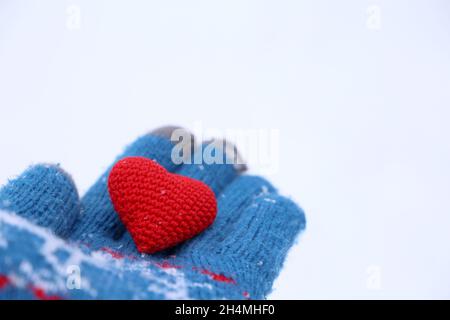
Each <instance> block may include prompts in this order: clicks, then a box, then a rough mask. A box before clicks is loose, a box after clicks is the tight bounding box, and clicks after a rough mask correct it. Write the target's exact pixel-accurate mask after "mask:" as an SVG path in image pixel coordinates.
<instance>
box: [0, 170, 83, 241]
mask: <svg viewBox="0 0 450 320" xmlns="http://www.w3.org/2000/svg"><path fill="white" fill-rule="evenodd" d="M0 209H3V210H6V211H10V212H14V213H16V214H18V215H20V216H22V217H24V218H26V219H28V220H30V221H32V222H33V223H35V224H38V225H40V226H42V227H46V228H49V229H51V230H52V231H53V232H54V233H55V234H57V235H59V236H61V237H67V236H68V234H69V233H70V231H71V229H72V228H73V225H74V223H75V221H76V219H77V218H78V216H79V213H80V201H79V197H78V192H77V190H76V187H75V185H74V183H73V180H72V178H71V177H70V176H69V175H68V174H67V173H66V172H64V171H63V170H62V169H61V168H60V167H59V166H57V165H42V164H39V165H34V166H32V167H30V168H28V169H27V170H26V171H25V172H24V173H23V174H22V175H20V176H19V177H17V178H16V179H14V180H11V181H9V183H8V184H7V185H5V186H4V187H3V188H2V189H1V190H0Z"/></svg>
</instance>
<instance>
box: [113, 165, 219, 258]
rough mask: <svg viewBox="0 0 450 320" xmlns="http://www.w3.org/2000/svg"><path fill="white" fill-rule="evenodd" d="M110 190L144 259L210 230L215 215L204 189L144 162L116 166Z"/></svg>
mask: <svg viewBox="0 0 450 320" xmlns="http://www.w3.org/2000/svg"><path fill="white" fill-rule="evenodd" d="M108 189H109V194H110V196H111V200H112V203H113V205H114V209H115V210H116V212H117V213H118V214H119V216H120V219H121V220H122V222H123V223H124V224H125V226H126V227H127V229H128V231H129V232H130V234H131V236H132V238H133V240H134V242H135V244H136V246H137V248H138V250H139V251H140V252H144V253H154V252H156V251H159V250H163V249H166V248H169V247H172V246H174V245H176V244H178V243H180V242H182V241H184V240H187V239H190V238H192V237H193V236H195V235H197V234H199V233H200V232H202V231H203V230H204V229H206V228H207V227H208V226H209V225H211V223H213V221H214V219H215V217H216V213H217V202H216V198H215V196H214V193H213V191H212V190H211V189H210V188H209V187H208V186H207V185H206V184H204V183H203V182H201V181H198V180H195V179H192V178H188V177H184V176H181V175H178V174H174V173H169V172H167V171H166V169H164V168H163V167H162V166H160V165H159V164H157V163H156V162H155V161H152V160H149V159H146V158H142V157H129V158H125V159H122V160H120V161H118V162H117V163H116V164H115V165H114V167H113V168H112V170H111V173H110V174H109V179H108Z"/></svg>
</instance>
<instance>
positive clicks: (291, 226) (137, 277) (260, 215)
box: [0, 130, 305, 299]
mask: <svg viewBox="0 0 450 320" xmlns="http://www.w3.org/2000/svg"><path fill="white" fill-rule="evenodd" d="M168 136H169V135H168V134H167V132H165V131H164V130H163V131H157V132H155V133H153V134H149V135H146V136H143V137H141V138H139V139H138V140H137V141H135V142H134V143H133V144H132V145H130V146H129V147H128V148H127V149H126V150H125V152H124V154H122V155H121V156H120V157H118V159H121V158H124V157H127V156H142V157H147V158H149V159H154V160H155V161H157V162H158V163H159V164H161V165H162V166H164V167H165V168H166V169H167V170H168V171H170V172H176V173H178V174H181V175H185V176H189V177H192V178H195V179H197V180H200V181H203V182H204V183H206V184H207V185H209V186H210V187H211V189H212V190H213V191H214V192H215V194H216V197H217V202H218V213H217V217H216V220H215V222H214V223H213V225H212V226H210V227H209V228H208V229H206V230H205V231H204V232H203V233H201V234H200V235H198V236H196V237H195V238H193V239H191V240H188V241H186V242H184V243H182V244H180V245H178V246H177V247H175V248H172V249H169V250H166V251H163V252H159V253H156V254H153V255H145V254H140V253H139V252H137V250H136V247H135V245H134V243H133V240H132V239H131V236H130V234H129V233H128V232H127V231H126V229H125V227H124V225H123V224H122V223H121V221H120V219H119V218H118V215H117V213H116V212H115V211H114V209H113V206H112V203H111V200H110V198H109V193H108V190H107V177H108V174H109V171H110V169H111V168H109V169H108V170H107V171H106V172H105V173H104V174H103V175H102V176H101V177H100V178H99V180H98V181H97V182H96V183H95V184H94V185H93V186H92V187H91V188H90V190H89V191H88V192H87V193H86V195H85V196H84V197H83V199H82V200H81V201H80V200H79V198H78V193H77V190H76V188H75V186H74V183H73V181H72V179H71V178H70V176H69V175H68V174H66V173H65V172H63V171H62V169H60V168H59V167H58V166H53V165H36V166H32V167H30V168H29V169H28V170H26V171H25V172H24V173H23V174H22V175H21V176H19V177H18V178H16V179H15V180H12V181H10V182H9V183H8V184H7V185H6V186H4V187H3V188H2V189H1V190H0V298H6V299H33V298H37V299H57V298H63V299H223V298H225V299H245V298H251V299H261V298H265V297H266V295H267V294H268V293H269V292H270V290H271V288H272V284H273V281H274V279H275V278H276V276H277V275H278V273H279V271H280V268H281V267H282V264H283V261H284V259H285V256H286V253H287V251H288V249H289V248H290V247H291V246H292V244H293V242H294V240H295V238H296V236H297V235H298V233H299V232H300V231H301V230H303V229H304V227H305V218H304V214H303V212H302V211H301V209H299V208H298V207H297V206H296V205H295V204H294V203H293V202H292V201H291V200H289V199H287V198H284V197H282V196H280V195H278V194H277V192H276V190H275V189H274V188H273V187H272V186H271V184H270V183H269V182H267V181H266V180H264V179H263V178H260V177H255V176H248V175H241V174H239V170H238V169H237V167H236V166H233V165H231V164H206V163H203V164H201V165H198V164H181V165H176V164H174V163H173V161H172V160H171V153H172V149H173V147H174V145H173V143H172V142H171V141H170V139H169V138H168ZM224 153H226V150H224Z"/></svg>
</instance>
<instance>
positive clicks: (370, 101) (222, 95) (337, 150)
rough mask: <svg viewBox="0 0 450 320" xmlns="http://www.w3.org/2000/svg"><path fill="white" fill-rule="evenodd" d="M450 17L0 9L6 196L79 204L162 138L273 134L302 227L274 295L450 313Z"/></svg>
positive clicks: (228, 8)
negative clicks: (130, 149) (65, 186)
mask: <svg viewBox="0 0 450 320" xmlns="http://www.w3.org/2000/svg"><path fill="white" fill-rule="evenodd" d="M449 15H450V2H448V1H445V0H442V1H400V0H395V1H393V0H390V1H380V0H373V1H370V2H369V1H361V0H360V1H332V0H328V1H317V0H315V1H294V0H292V1H262V0H255V1H245V0H236V1H234V0H228V1H210V0H205V1H196V0H191V1H181V0H179V1H175V0H170V1H106V0H105V1H92V0H89V1H88V0H71V1H59V0H58V1H56V0H54V1H46V2H45V3H44V2H43V1H15V0H14V1H13V0H1V1H0V115H1V116H0V150H1V158H0V159H1V160H0V183H2V184H3V183H5V182H6V181H7V179H8V177H10V176H12V175H15V174H18V173H20V172H21V171H22V170H23V169H25V168H26V167H27V166H28V165H29V164H30V163H36V162H59V163H61V165H62V166H63V168H65V169H66V170H67V171H69V172H70V173H71V174H72V175H73V177H74V179H75V181H76V183H77V185H78V186H79V188H80V190H81V193H83V192H84V191H86V190H87V188H88V187H89V185H90V184H92V183H93V182H94V181H95V179H96V178H97V176H98V175H99V174H100V173H101V172H102V171H103V170H104V169H105V168H106V166H107V165H108V164H109V163H110V162H111V161H112V160H113V159H114V157H115V155H116V154H117V153H118V152H120V151H121V149H122V148H123V146H124V145H126V144H127V143H129V142H131V141H132V140H133V139H134V138H136V137H137V136H138V135H140V134H142V133H145V132H147V131H148V130H151V129H153V128H155V127H159V126H161V125H165V124H177V125H182V126H185V127H188V128H192V127H193V126H194V124H195V123H197V122H201V123H202V125H203V127H206V128H208V127H210V128H219V129H227V128H273V129H278V130H279V132H280V139H281V145H280V154H279V155H280V168H279V170H278V172H277V173H276V174H273V175H271V176H269V178H270V179H271V180H272V181H273V182H274V184H275V185H277V186H278V187H279V188H280V189H281V191H282V192H283V193H285V194H287V195H290V196H292V197H293V198H294V199H295V200H296V201H297V202H299V203H300V204H301V206H302V207H303V208H304V210H305V212H306V214H307V220H308V227H307V231H306V232H305V233H304V235H303V236H302V237H301V239H300V241H299V243H298V244H297V245H296V246H295V247H294V248H293V249H292V251H291V252H290V255H289V258H288V261H287V262H286V265H285V268H284V269H283V272H282V274H281V276H280V277H279V279H278V280H277V281H276V285H275V290H274V292H273V294H272V295H271V298H280V299H281V298H283V299H284V298H297V299H299V298H302V299H304V298H450V256H449V255H450V248H449V246H450V201H449V195H450V169H449V163H450V148H449V142H448V139H449V136H450V129H449V120H450V111H449V107H450V41H449V40H450V19H449Z"/></svg>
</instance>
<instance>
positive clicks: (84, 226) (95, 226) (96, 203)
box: [71, 127, 193, 243]
mask: <svg viewBox="0 0 450 320" xmlns="http://www.w3.org/2000/svg"><path fill="white" fill-rule="evenodd" d="M176 131H182V132H184V133H185V134H184V137H186V136H188V137H189V139H188V140H186V139H185V138H184V139H183V141H181V142H180V143H183V145H187V147H189V148H192V147H193V136H192V135H191V134H190V133H188V132H187V131H185V130H183V129H181V128H177V127H164V128H160V129H157V130H155V131H153V132H151V133H150V134H147V135H145V136H142V137H140V138H138V139H137V140H136V141H135V142H134V143H133V144H131V145H130V146H128V147H127V148H126V149H125V151H124V153H122V154H121V155H120V156H119V157H117V159H116V161H118V160H120V159H123V158H125V157H132V156H140V157H145V158H148V159H152V160H155V161H156V162H158V163H159V164H161V165H162V166H163V167H165V168H166V169H167V170H168V171H170V172H174V171H176V170H177V169H178V168H179V167H180V164H177V163H174V161H172V151H173V149H174V145H175V142H172V141H171V136H172V133H174V132H176ZM111 168H112V166H110V167H109V168H108V169H107V170H106V172H105V173H104V174H103V175H102V176H101V177H100V178H99V179H98V180H97V182H96V183H95V184H94V185H93V186H92V187H91V188H90V189H89V190H88V192H87V193H86V195H85V196H84V197H83V198H82V211H81V218H80V221H79V222H78V223H77V226H76V230H75V232H74V233H73V234H72V235H71V238H72V239H74V240H81V241H85V242H89V243H92V242H95V241H92V240H91V239H94V238H95V239H97V240H99V241H100V242H104V241H106V242H108V241H110V240H111V239H120V237H121V236H122V235H123V233H124V232H125V227H124V225H123V224H122V222H121V221H120V219H119V216H118V215H117V213H116V212H115V210H114V208H113V205H112V203H111V199H110V196H109V192H108V187H107V183H108V175H109V172H110V171H111Z"/></svg>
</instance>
